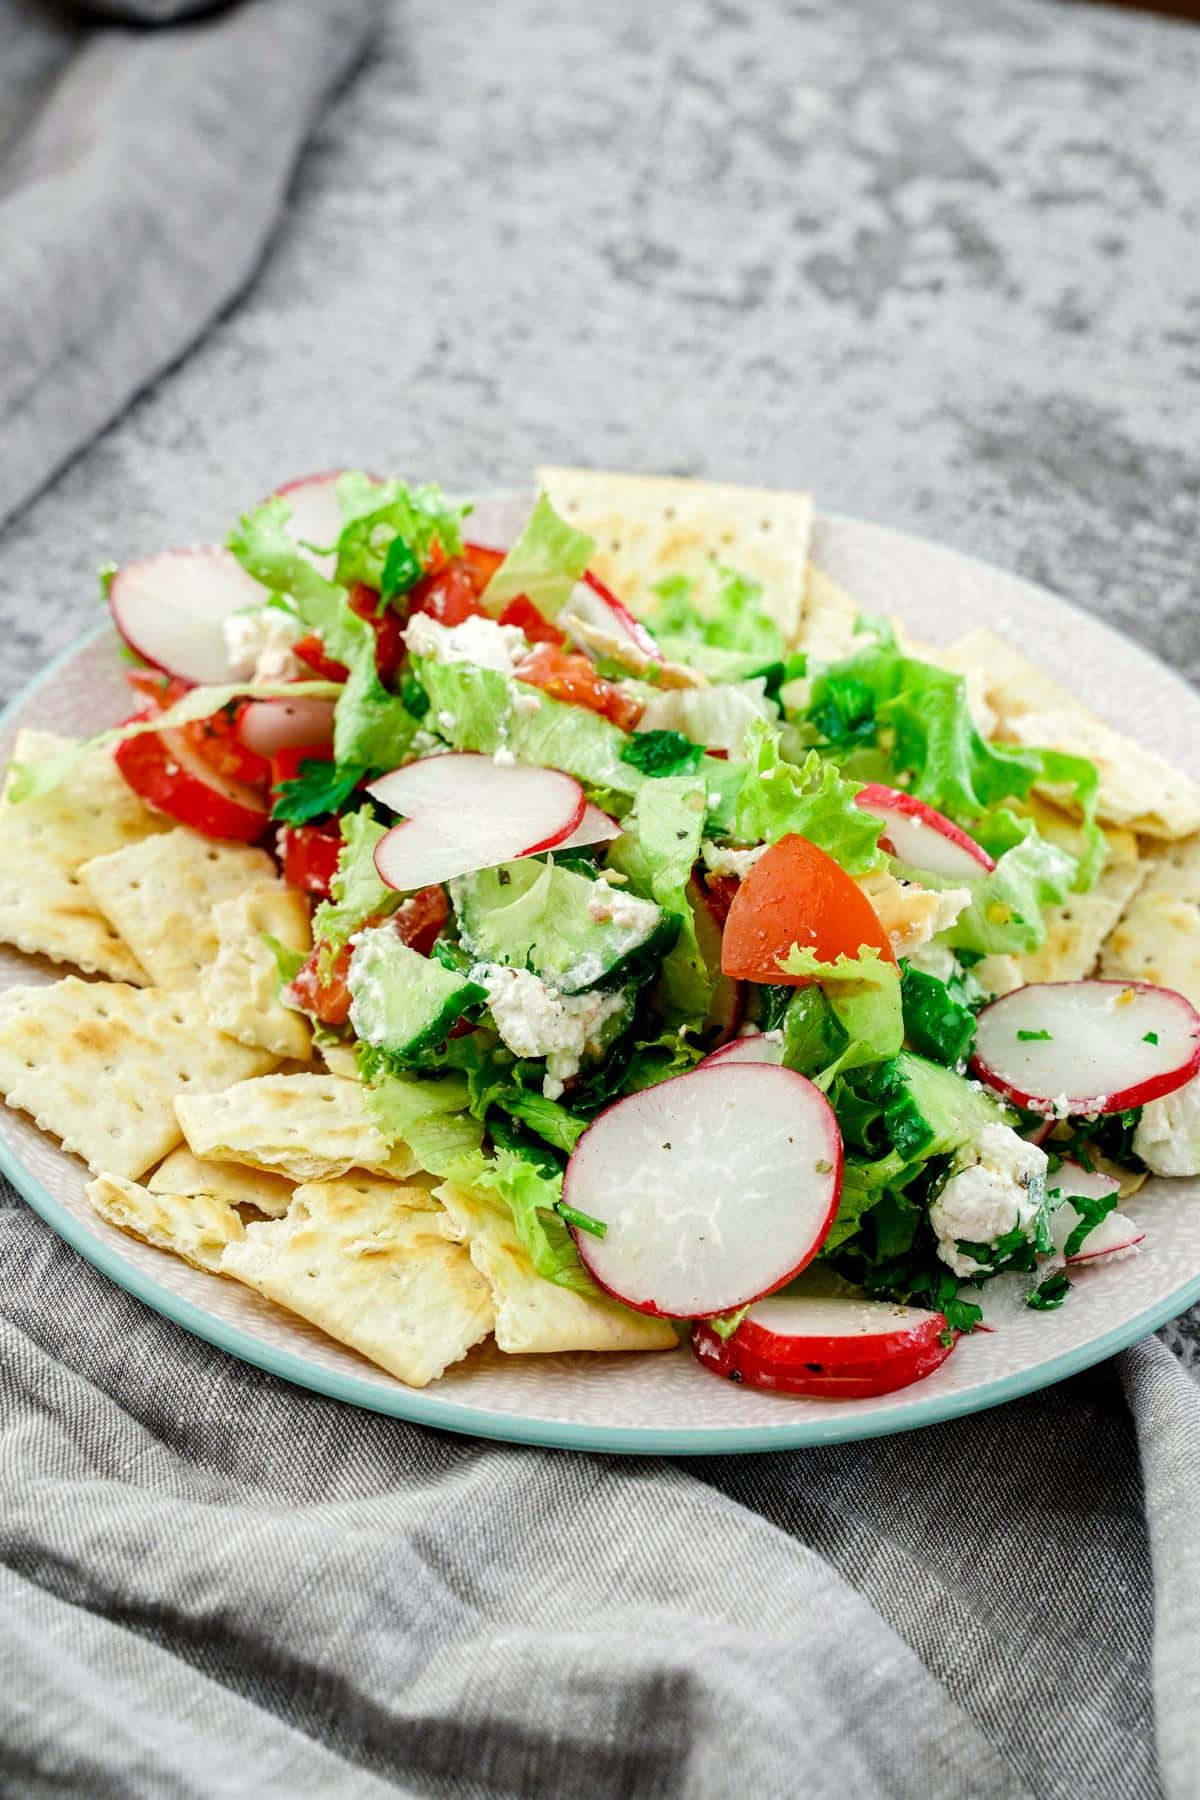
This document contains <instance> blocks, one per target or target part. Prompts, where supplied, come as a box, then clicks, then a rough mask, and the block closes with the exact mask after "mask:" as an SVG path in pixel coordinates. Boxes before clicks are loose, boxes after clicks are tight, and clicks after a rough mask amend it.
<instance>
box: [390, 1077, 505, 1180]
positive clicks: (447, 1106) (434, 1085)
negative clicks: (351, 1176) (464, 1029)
mask: <svg viewBox="0 0 1200 1800" xmlns="http://www.w3.org/2000/svg"><path fill="white" fill-rule="evenodd" d="M363 1092H364V1094H365V1096H366V1103H367V1111H368V1112H369V1113H370V1115H371V1118H372V1119H373V1121H374V1123H375V1125H376V1127H377V1129H378V1130H379V1132H380V1133H381V1135H382V1136H383V1137H384V1138H385V1139H386V1140H387V1142H388V1143H389V1144H391V1143H397V1142H400V1143H405V1144H407V1145H408V1147H409V1149H410V1150H411V1151H412V1153H413V1155H414V1156H415V1157H416V1159H417V1161H418V1162H419V1163H420V1165H421V1167H422V1168H423V1169H424V1170H425V1171H426V1172H427V1173H428V1174H430V1175H441V1176H446V1175H451V1174H453V1173H454V1171H455V1170H456V1169H458V1168H459V1167H461V1165H462V1164H463V1163H464V1161H468V1160H469V1159H470V1158H471V1157H473V1156H477V1155H479V1153H480V1147H481V1145H482V1143H483V1126H482V1124H481V1123H480V1121H479V1120H478V1119H476V1118H474V1117H472V1115H471V1114H470V1113H469V1112H468V1111H467V1084H466V1081H465V1079H464V1078H463V1077H462V1076H461V1075H456V1074H444V1075H436V1076H433V1077H423V1076H419V1075H401V1074H397V1073H394V1072H391V1071H387V1072H382V1071H378V1070H375V1069H373V1070H372V1072H371V1080H370V1081H369V1082H366V1083H364V1087H363Z"/></svg>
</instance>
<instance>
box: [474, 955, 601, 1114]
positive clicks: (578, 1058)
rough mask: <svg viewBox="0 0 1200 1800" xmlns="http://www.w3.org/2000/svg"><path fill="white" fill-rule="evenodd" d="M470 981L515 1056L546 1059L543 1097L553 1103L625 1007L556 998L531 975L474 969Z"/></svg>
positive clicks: (587, 998)
mask: <svg viewBox="0 0 1200 1800" xmlns="http://www.w3.org/2000/svg"><path fill="white" fill-rule="evenodd" d="M471 980H472V981H477V982H478V983H479V984H480V986H481V987H483V988H484V989H485V990H486V992H487V997H488V1009H489V1011H490V1012H491V1015H492V1018H493V1019H494V1021H495V1025H496V1030H497V1031H498V1032H499V1033H500V1036H501V1037H502V1038H503V1040H504V1042H505V1043H506V1044H507V1045H508V1048H509V1049H510V1050H511V1051H512V1052H513V1054H514V1055H516V1056H539V1057H545V1059H546V1075H545V1079H544V1081H543V1083H542V1092H543V1094H544V1095H545V1096H546V1098H547V1099H548V1100H557V1099H558V1097H559V1095H560V1094H561V1093H562V1091H563V1086H564V1084H565V1083H566V1082H567V1081H569V1080H570V1078H571V1076H572V1075H575V1074H577V1073H578V1071H579V1066H580V1064H581V1063H582V1061H583V1058H584V1055H585V1053H586V1052H587V1051H589V1050H591V1051H593V1052H596V1051H598V1050H599V1049H600V1047H601V1045H600V1037H599V1034H600V1031H601V1028H602V1027H603V1026H604V1025H605V1024H606V1023H607V1022H608V1020H609V1019H611V1018H613V1017H615V1016H616V1014H617V1013H619V1012H620V1011H621V1010H622V1008H623V1007H624V1005H625V1000H624V996H623V995H621V994H603V993H590V994H560V993H559V991H558V989H557V988H554V987H550V986H549V985H548V984H547V983H546V982H544V981H542V980H541V978H540V977H539V976H537V975H534V974H533V973H532V971H531V970H529V969H506V968H502V967H500V965H499V964H496V963H478V964H476V966H475V967H474V968H473V969H472V970H471Z"/></svg>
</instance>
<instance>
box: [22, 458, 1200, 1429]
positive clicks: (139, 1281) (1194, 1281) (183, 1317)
mask: <svg viewBox="0 0 1200 1800" xmlns="http://www.w3.org/2000/svg"><path fill="white" fill-rule="evenodd" d="M521 492H523V490H521V489H516V488H513V489H504V490H492V491H491V492H488V493H486V494H485V493H478V494H476V495H475V496H474V498H476V499H479V500H482V499H485V498H487V499H499V498H501V497H505V498H507V497H509V496H512V495H516V494H519V493H521ZM819 516H820V517H821V518H823V519H826V520H828V521H829V522H830V523H831V524H834V525H837V524H839V523H844V524H846V525H850V526H858V527H860V528H861V527H866V528H869V529H870V530H873V531H881V532H887V533H890V534H891V535H893V536H895V537H897V538H903V539H907V540H908V541H910V542H912V543H917V544H920V545H921V546H922V547H923V548H925V549H927V550H935V551H937V552H938V554H939V555H942V556H948V557H953V558H955V559H956V560H958V561H960V562H963V563H965V564H967V565H968V566H970V567H975V568H982V569H986V570H988V571H989V572H990V573H992V574H999V575H1002V576H1004V577H1005V578H1006V579H1008V580H1011V581H1018V582H1020V583H1021V584H1022V585H1023V586H1025V587H1027V588H1029V589H1030V590H1031V591H1032V592H1034V593H1038V594H1043V595H1048V596H1049V597H1050V598H1051V599H1052V600H1054V601H1055V602H1056V603H1057V604H1058V605H1059V606H1064V607H1067V608H1068V609H1069V610H1070V611H1072V612H1077V613H1080V614H1082V615H1083V617H1084V618H1086V619H1087V621H1088V623H1089V625H1090V626H1091V627H1093V628H1094V627H1096V626H1099V627H1101V629H1102V630H1104V631H1105V632H1106V633H1107V634H1108V635H1109V636H1111V637H1112V638H1114V639H1116V640H1117V641H1118V642H1119V643H1121V644H1122V645H1124V646H1126V647H1127V648H1132V649H1133V650H1134V651H1136V652H1137V653H1138V655H1139V656H1140V657H1142V658H1144V659H1145V661H1146V662H1147V663H1150V664H1152V665H1153V667H1154V669H1155V671H1156V673H1157V675H1158V676H1159V677H1162V676H1167V677H1169V678H1170V680H1171V682H1172V684H1173V685H1178V686H1179V687H1181V688H1183V689H1184V691H1185V692H1186V693H1187V694H1188V695H1189V697H1190V698H1191V699H1192V700H1193V701H1194V700H1195V698H1196V695H1195V692H1194V690H1193V689H1192V687H1191V685H1190V683H1188V682H1187V681H1186V680H1185V679H1184V678H1183V677H1182V676H1181V675H1180V674H1179V673H1178V672H1177V671H1176V670H1174V669H1171V668H1170V667H1169V666H1168V665H1167V664H1166V663H1164V662H1162V661H1161V660H1160V659H1159V658H1158V657H1157V656H1155V655H1154V653H1153V652H1152V651H1149V650H1147V649H1146V648H1145V646H1144V645H1141V644H1139V643H1137V642H1136V640H1135V639H1133V638H1130V637H1127V636H1126V634H1125V633H1124V632H1122V631H1119V630H1117V629H1116V627H1114V626H1112V625H1110V624H1109V623H1108V622H1107V620H1104V619H1100V618H1097V617H1096V616H1095V615H1094V614H1092V613H1090V612H1088V611H1087V610H1086V608H1084V607H1082V606H1079V605H1078V604H1077V603H1076V602H1074V601H1072V600H1069V599H1067V598H1065V597H1064V596H1061V595H1059V594H1056V593H1054V592H1053V591H1052V590H1051V589H1049V588H1046V587H1043V586H1041V584H1039V583H1037V582H1033V581H1030V580H1029V579H1028V578H1027V577H1025V576H1022V575H1019V574H1017V573H1016V572H1015V571H1012V570H1007V569H1003V568H1001V567H1000V565H999V564H996V563H990V562H988V561H986V560H985V559H984V558H982V557H976V556H972V555H971V554H970V553H969V552H967V551H963V550H958V549H956V548H955V547H954V546H952V545H947V544H939V543H937V542H936V540H934V539H931V538H926V537H923V536H921V535H920V534H919V533H916V532H909V531H904V530H899V529H897V528H896V527H893V526H888V525H880V524H878V523H877V522H876V521H874V520H869V519H863V518H860V517H856V516H855V515H853V514H849V513H836V512H830V513H823V514H821V515H819ZM108 635H112V636H114V637H115V635H116V634H115V633H114V632H113V630H112V626H111V624H110V623H109V621H108V620H107V618H105V619H102V620H100V621H99V622H98V623H97V624H96V625H95V626H93V627H92V628H91V629H90V630H88V631H85V632H83V633H81V635H80V636H79V637H77V638H75V639H73V640H72V641H71V642H70V643H69V644H67V645H65V646H64V648H63V649H61V650H60V651H59V652H58V653H57V655H55V656H54V657H52V658H51V660H50V661H49V662H48V663H46V664H45V666H44V667H43V668H41V669H39V670H38V671H37V673H36V674H35V675H33V676H32V677H31V678H30V679H29V680H28V681H27V682H26V683H25V684H24V686H23V687H21V688H20V689H19V690H18V692H17V693H16V694H14V695H13V697H12V698H11V699H10V700H9V701H8V702H7V703H6V705H5V706H4V707H3V708H2V709H0V730H3V729H4V728H6V727H7V726H8V725H9V724H10V723H11V722H12V720H13V718H14V715H16V714H17V713H19V712H20V711H22V710H23V709H24V708H25V707H26V706H27V705H28V703H29V701H30V700H31V699H32V698H33V697H34V696H35V695H36V694H37V693H38V692H39V691H40V690H41V689H42V688H43V687H44V686H45V685H46V684H47V683H48V682H50V681H51V680H53V678H54V676H55V675H56V674H57V672H58V671H59V669H60V668H62V667H63V666H64V665H65V664H66V663H68V662H70V661H71V659H72V658H73V657H75V656H76V655H78V654H79V652H80V651H81V650H83V649H85V648H86V647H87V646H88V645H90V644H92V643H94V642H96V641H97V640H98V639H100V638H101V637H105V636H108ZM0 1171H2V1172H3V1174H4V1175H5V1176H6V1177H7V1179H8V1180H9V1181H10V1182H11V1183H12V1185H13V1187H14V1188H15V1189H16V1191H17V1192H18V1193H19V1194H20V1195H21V1197H22V1198H23V1199H24V1200H25V1201H26V1202H27V1204H28V1205H29V1206H30V1207H31V1208H32V1209H33V1211H34V1212H36V1213H37V1214H38V1215H39V1216H40V1217H41V1218H42V1219H44V1220H45V1222H46V1224H47V1225H49V1227H50V1229H51V1230H52V1231H53V1232H54V1233H55V1234H56V1235H57V1236H58V1237H60V1238H61V1239H62V1240H63V1241H64V1242H65V1243H67V1244H69V1245H70V1247H71V1248H72V1249H73V1250H75V1251H76V1252H77V1253H78V1254H79V1255H80V1256H82V1257H83V1258H84V1260H85V1261H86V1262H88V1263H90V1264H91V1265H92V1266H93V1268H96V1269H98V1270H99V1271H100V1273H101V1274H102V1275H105V1276H107V1277H108V1278H109V1279H110V1280H111V1281H114V1282H115V1283H116V1284H117V1286H118V1287H120V1288H122V1289H124V1291H125V1292H126V1293H129V1294H131V1295H132V1296H133V1297H134V1299H136V1300H140V1301H142V1303H143V1304H145V1305H147V1306H149V1307H150V1308H151V1309H152V1311H154V1312H156V1313H158V1314H159V1315H160V1316H161V1317H163V1318H165V1319H167V1320H169V1321H170V1323H171V1324H174V1325H178V1326H180V1327H181V1328H182V1329H183V1330H185V1331H187V1332H190V1333H191V1335H192V1336H194V1337H198V1338H200V1339H202V1340H203V1341H205V1342H207V1343H209V1344H212V1345H213V1346H214V1348H215V1349H218V1350H221V1351H223V1352H225V1353H226V1354H227V1355H231V1356H234V1357H236V1358H237V1359H238V1360H239V1361H241V1362H244V1363H247V1364H248V1365H250V1366H251V1367H253V1368H258V1369H262V1370H264V1371H265V1372H266V1373H268V1374H270V1375H275V1376H278V1377H280V1378H282V1379H283V1380H285V1381H288V1382H290V1383H291V1384H292V1385H293V1386H296V1387H301V1388H306V1389H308V1390H309V1391H310V1392H314V1393H318V1394H321V1395H323V1396H324V1397H325V1398H327V1399H332V1400H336V1401H338V1402H340V1403H341V1404H344V1405H349V1406H354V1407H358V1408H359V1409H361V1410H366V1411H369V1412H375V1413H379V1414H381V1415H383V1416H385V1417H391V1418H399V1419H404V1420H407V1421H408V1422H410V1423H412V1424H417V1425H423V1426H428V1427H432V1428H434V1429H436V1430H442V1431H450V1432H454V1433H457V1434H458V1435H460V1436H466V1437H473V1438H483V1439H491V1440H493V1441H497V1442H502V1443H520V1444H530V1445H535V1446H538V1447H541V1448H546V1449H565V1450H580V1451H590V1452H597V1453H600V1454H604V1455H624V1456H628V1455H634V1456H689V1457H690V1456H721V1455H731V1454H732V1455H757V1454H765V1453H767V1452H769V1451H772V1450H775V1451H787V1450H798V1449H806V1448H809V1447H820V1446H823V1445H828V1444H838V1443H853V1442H859V1441H864V1440H866V1439H868V1438H875V1437H892V1436H896V1435H898V1434H900V1433H902V1432H907V1431H917V1430H921V1429H923V1428H924V1427H926V1426H930V1425H939V1424H944V1423H947V1422H948V1421H950V1420H952V1419H956V1418H962V1417H964V1416H967V1415H969V1414H971V1413H976V1412H985V1411H988V1410H990V1409H991V1408H992V1407H994V1406H1001V1405H1004V1404H1006V1403H1007V1402H1008V1401H1010V1400H1017V1399H1021V1398H1023V1397H1024V1396H1025V1395H1027V1394H1033V1393H1037V1392H1039V1391H1040V1390H1041V1389H1043V1388H1047V1387H1052V1386H1054V1385H1055V1384H1057V1383H1058V1382H1060V1381H1065V1380H1067V1379H1069V1378H1070V1377H1071V1376H1072V1375H1077V1374H1080V1373H1082V1372H1083V1371H1084V1370H1085V1369H1089V1368H1093V1367H1095V1366H1096V1365H1097V1364H1099V1363H1101V1362H1104V1361H1106V1360H1107V1359H1108V1358H1109V1357H1110V1356H1113V1355H1116V1354H1117V1352H1119V1351H1121V1350H1125V1349H1128V1348H1129V1346H1130V1345H1131V1344H1135V1343H1137V1342H1138V1341H1139V1340H1140V1339H1141V1338H1143V1337H1146V1336H1148V1335H1149V1334H1150V1333H1151V1332H1154V1331H1157V1330H1158V1329H1159V1328H1160V1327H1161V1326H1163V1325H1166V1324H1168V1323H1169V1322H1170V1320H1172V1319H1175V1318H1178V1317H1179V1316H1180V1314H1181V1313H1184V1312H1186V1311H1187V1310H1188V1309H1189V1308H1190V1307H1192V1306H1194V1305H1195V1304H1196V1303H1197V1302H1198V1301H1200V1270H1198V1271H1197V1272H1196V1273H1195V1274H1194V1275H1193V1276H1192V1277H1191V1278H1190V1280H1188V1281H1185V1282H1184V1283H1182V1284H1181V1285H1180V1286H1179V1287H1178V1288H1176V1289H1174V1290H1173V1291H1172V1292H1171V1293H1170V1294H1168V1295H1166V1296H1165V1297H1164V1298H1163V1299H1161V1300H1159V1301H1157V1302H1156V1303H1155V1304H1153V1305H1151V1306H1148V1307H1144V1308H1143V1309H1142V1310H1141V1311H1140V1312H1138V1313H1135V1314H1134V1315H1133V1316H1132V1317H1130V1318H1127V1319H1124V1320H1122V1321H1121V1322H1120V1323H1119V1324H1116V1325H1114V1326H1113V1327H1111V1329H1110V1330H1108V1331H1107V1332H1105V1333H1103V1334H1102V1335H1101V1336H1100V1337H1099V1338H1093V1339H1091V1340H1090V1341H1089V1342H1087V1343H1084V1344H1078V1345H1075V1346H1074V1347H1072V1348H1070V1349H1067V1350H1062V1351H1060V1352H1058V1354H1057V1355H1055V1356H1053V1357H1050V1358H1049V1359H1047V1360H1046V1361H1044V1362H1039V1363H1035V1364H1033V1365H1032V1366H1031V1367H1029V1368H1027V1369H1021V1370H1018V1371H1016V1372H1015V1373H1013V1374H1009V1375H1002V1376H998V1377H996V1378H994V1379H993V1380H991V1381H988V1382H985V1383H983V1384H982V1385H981V1386H979V1387H975V1388H970V1389H966V1390H963V1391H958V1392H948V1393H945V1394H939V1393H937V1392H933V1393H929V1394H924V1395H923V1394H921V1392H920V1388H919V1385H918V1389H917V1392H916V1393H915V1395H914V1397H913V1398H912V1399H911V1400H908V1401H904V1402H897V1403H896V1405H895V1408H894V1410H893V1409H891V1408H889V1409H885V1410H881V1411H878V1412H874V1413H869V1414H863V1415H861V1416H856V1415H855V1414H853V1413H849V1414H845V1413H843V1414H838V1415H830V1416H829V1417H828V1418H826V1419H822V1418H821V1417H820V1415H819V1414H818V1415H815V1416H814V1415H813V1414H807V1415H806V1416H805V1417H804V1418H803V1419H800V1418H798V1419H797V1420H796V1422H795V1423H794V1424H783V1425H779V1424H773V1425H754V1424H752V1423H750V1422H749V1421H748V1422H747V1423H746V1424H745V1425H741V1424H739V1425H723V1426H703V1427H698V1428H695V1429H692V1428H687V1427H680V1426H653V1425H596V1424H588V1423H575V1422H573V1421H571V1420H569V1419H537V1418H530V1417H528V1416H526V1415H524V1414H521V1413H510V1412H495V1411H492V1410H491V1409H489V1408H485V1407H476V1406H471V1405H469V1404H467V1403H464V1402H463V1401H461V1400H458V1399H453V1400H450V1399H442V1398H440V1397H439V1396H438V1394H437V1393H436V1392H432V1393H431V1392H430V1391H429V1390H428V1389H423V1388H408V1387H405V1386H404V1385H403V1384H402V1383H399V1382H397V1383H396V1384H395V1387H394V1389H393V1388H385V1387H381V1386H377V1385H376V1384H374V1383H372V1382H368V1381H366V1380H365V1379H363V1378H361V1377H359V1376H356V1375H352V1374H346V1373H344V1372H342V1371H340V1370H337V1369H326V1368H323V1367H322V1366H321V1365H319V1364H317V1363H312V1362H309V1361H308V1360H307V1359H306V1358H305V1357H304V1356H303V1355H301V1354H299V1353H298V1352H295V1351H292V1350H287V1349H280V1348H277V1347H275V1346H274V1345H272V1344H270V1343H268V1342H266V1341H265V1340H262V1339H259V1338H256V1337H254V1336H253V1335H252V1334H251V1333H249V1332H246V1331H244V1330H243V1329H242V1328H241V1327H240V1326H238V1325H234V1324H230V1323H228V1322H226V1321H225V1320H223V1319H221V1318H219V1317H218V1316H217V1315H216V1314H214V1313H210V1312H208V1311H207V1310H206V1309H205V1308H204V1307H202V1306H200V1305H198V1304H197V1303H196V1302H195V1301H192V1300H189V1299H187V1298H186V1297H185V1296H184V1295H182V1294H178V1293H176V1292H174V1290H172V1289H171V1288H168V1287H165V1286H164V1285H162V1284H161V1283H160V1282H159V1281H157V1280H156V1279H155V1277H154V1276H153V1275H151V1274H149V1273H147V1272H145V1271H143V1270H142V1269H140V1268H139V1267H137V1266H136V1265H135V1264H134V1263H132V1262H130V1261H127V1260H126V1258H125V1257H124V1256H123V1255H122V1254H121V1251H120V1248H119V1246H117V1245H116V1244H110V1243H108V1242H106V1241H105V1239H104V1238H102V1237H101V1236H100V1235H99V1234H98V1233H96V1232H93V1231H91V1230H89V1229H88V1228H87V1226H86V1225H85V1224H84V1223H82V1222H81V1221H80V1220H79V1219H77V1218H76V1217H75V1215H74V1214H73V1213H72V1212H71V1211H70V1210H69V1209H68V1208H67V1207H66V1206H65V1205H64V1204H63V1203H62V1202H61V1201H60V1200H57V1199H56V1198H55V1196H54V1195H53V1194H52V1193H51V1192H50V1190H49V1188H47V1187H46V1186H45V1184H44V1183H43V1182H42V1181H40V1180H39V1179H38V1177H37V1176H35V1175H34V1174H33V1173H32V1172H31V1171H30V1170H29V1169H28V1168H27V1167H26V1165H25V1164H24V1163H23V1162H22V1160H21V1158H20V1155H19V1154H18V1152H17V1151H16V1149H15V1148H14V1147H13V1145H12V1144H10V1143H9V1141H8V1139H7V1138H6V1137H5V1136H4V1135H3V1134H0ZM679 1354H686V1351H684V1350H683V1349H682V1347H681V1350H680V1352H679ZM905 1391H906V1392H909V1391H911V1390H905Z"/></svg>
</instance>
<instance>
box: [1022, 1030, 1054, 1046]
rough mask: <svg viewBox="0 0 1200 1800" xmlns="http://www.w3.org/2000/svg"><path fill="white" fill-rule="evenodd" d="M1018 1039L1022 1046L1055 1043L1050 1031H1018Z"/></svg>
mask: <svg viewBox="0 0 1200 1800" xmlns="http://www.w3.org/2000/svg"><path fill="white" fill-rule="evenodd" d="M1017 1037H1018V1039H1019V1040H1020V1042H1021V1043H1022V1044H1049V1043H1052V1042H1053V1041H1054V1040H1053V1039H1052V1037H1051V1035H1050V1033H1049V1032H1048V1031H1018V1033H1017Z"/></svg>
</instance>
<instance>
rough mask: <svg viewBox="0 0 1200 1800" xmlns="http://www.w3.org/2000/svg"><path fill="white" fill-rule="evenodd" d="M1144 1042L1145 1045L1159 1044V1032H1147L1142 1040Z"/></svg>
mask: <svg viewBox="0 0 1200 1800" xmlns="http://www.w3.org/2000/svg"><path fill="white" fill-rule="evenodd" d="M1142 1042H1143V1044H1157V1042H1158V1033H1157V1031H1147V1032H1146V1033H1145V1034H1144V1036H1143V1038H1142Z"/></svg>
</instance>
